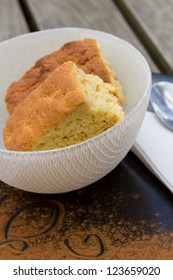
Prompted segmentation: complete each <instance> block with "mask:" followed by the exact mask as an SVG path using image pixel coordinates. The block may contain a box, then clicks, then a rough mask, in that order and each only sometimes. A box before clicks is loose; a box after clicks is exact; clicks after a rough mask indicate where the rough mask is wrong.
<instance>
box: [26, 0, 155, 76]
mask: <svg viewBox="0 0 173 280" xmlns="http://www.w3.org/2000/svg"><path fill="white" fill-rule="evenodd" d="M27 3H28V7H29V9H30V11H31V13H32V15H33V17H34V19H35V21H36V24H37V26H38V29H47V28H55V27H67V26H71V27H83V28H92V29H98V30H102V31H105V32H109V33H112V34H114V35H116V36H119V37H121V38H123V39H126V40H128V41H129V42H130V43H132V44H133V45H134V46H135V47H137V48H138V49H139V50H140V51H141V52H142V53H143V55H144V56H145V57H146V59H147V61H148V62H149V64H150V67H151V69H152V71H155V72H158V69H157V67H156V65H155V64H154V62H153V61H152V59H151V58H150V56H149V55H148V53H147V52H146V50H145V48H144V47H143V46H142V44H141V43H140V42H139V40H138V39H137V37H136V35H135V34H134V33H133V31H132V30H131V28H130V27H129V26H128V24H127V22H126V21H125V19H124V18H123V16H122V15H121V13H120V12H119V10H118V9H117V7H116V5H115V4H114V3H113V1H112V0H106V1H105V0H94V1H93V0H83V1H81V0H65V1H64V0H49V1H48V0H27Z"/></svg>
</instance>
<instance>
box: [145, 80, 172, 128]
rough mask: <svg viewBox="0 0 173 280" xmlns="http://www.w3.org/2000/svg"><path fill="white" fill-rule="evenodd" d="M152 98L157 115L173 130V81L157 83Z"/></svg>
mask: <svg viewBox="0 0 173 280" xmlns="http://www.w3.org/2000/svg"><path fill="white" fill-rule="evenodd" d="M150 100H151V104H152V107H153V110H154V111H155V113H156V115H157V116H158V117H159V119H160V120H161V121H162V122H163V124H164V125H165V126H166V127H168V128H169V129H170V130H172V131H173V83H169V82H158V83H155V84H154V85H153V87H152V91H151V97H150Z"/></svg>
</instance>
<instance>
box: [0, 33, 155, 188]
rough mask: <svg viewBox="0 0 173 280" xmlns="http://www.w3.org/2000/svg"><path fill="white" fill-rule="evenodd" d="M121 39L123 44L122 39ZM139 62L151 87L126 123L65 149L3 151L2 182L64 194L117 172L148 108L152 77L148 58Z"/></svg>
mask: <svg viewBox="0 0 173 280" xmlns="http://www.w3.org/2000/svg"><path fill="white" fill-rule="evenodd" d="M61 30H62V29H61ZM74 30H75V31H73V32H77V31H76V29H74ZM79 30H80V29H79ZM50 32H53V31H50ZM80 32H81V30H80ZM92 32H93V31H92ZM101 33H102V32H101ZM38 36H39V33H38ZM75 36H76V35H75ZM102 36H104V33H102ZM112 37H113V36H112ZM117 40H118V42H119V44H120V43H121V40H120V39H118V38H117ZM128 47H129V44H127V48H128ZM132 49H133V55H134V56H135V54H136V53H135V50H134V48H132ZM136 52H137V51H136ZM139 56H140V55H139ZM139 61H140V64H141V63H142V64H144V73H143V75H146V76H147V75H148V77H147V78H146V80H147V86H145V90H144V94H143V96H142V97H140V99H139V102H138V103H137V104H136V105H135V106H134V108H133V109H132V110H130V111H129V112H128V113H127V116H126V117H125V119H124V120H122V121H121V122H120V123H118V124H116V125H114V126H113V127H112V128H110V129H108V130H107V131H105V132H104V133H102V134H100V135H98V136H96V137H94V138H91V139H89V140H87V141H85V142H82V143H80V144H77V145H73V146H69V147H66V148H62V149H56V150H52V151H40V152H13V151H6V150H5V149H2V150H0V163H1V164H0V179H1V180H2V181H3V182H5V183H7V184H9V185H11V186H14V187H17V188H20V189H23V190H26V191H31V192H38V193H62V192H68V191H72V190H76V189H79V188H82V187H84V186H87V185H89V184H91V183H93V182H95V181H97V180H99V179H100V178H102V177H103V176H105V175H106V174H108V173H109V172H110V171H111V170H113V169H114V168H115V167H116V166H117V165H118V164H119V163H120V161H121V160H122V159H123V158H124V157H125V155H126V154H127V152H128V151H129V150H130V149H131V147H132V145H133V143H134V140H135V138H136V136H137V133H138V131H139V129H140V126H141V124H142V120H143V118H144V115H145V112H146V109H147V105H148V100H149V94H150V84H151V75H150V71H149V68H148V65H147V63H146V61H145V59H144V58H143V57H142V56H141V57H139ZM141 61H142V62H141ZM141 75H142V74H141Z"/></svg>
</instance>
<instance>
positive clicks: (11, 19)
mask: <svg viewBox="0 0 173 280" xmlns="http://www.w3.org/2000/svg"><path fill="white" fill-rule="evenodd" d="M26 32H28V26H27V23H26V21H25V18H24V16H23V13H22V11H21V9H20V6H19V4H18V1H16V0H12V1H11V0H1V1H0V41H2V40H6V39H9V38H11V37H14V36H17V35H19V34H22V33H26Z"/></svg>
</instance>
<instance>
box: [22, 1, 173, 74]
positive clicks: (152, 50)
mask: <svg viewBox="0 0 173 280" xmlns="http://www.w3.org/2000/svg"><path fill="white" fill-rule="evenodd" d="M112 1H113V3H114V4H115V6H116V7H117V8H118V9H119V11H120V12H121V14H122V16H123V17H124V19H125V20H126V22H127V23H128V24H129V26H130V27H131V29H132V30H133V32H134V33H135V34H136V36H137V37H138V39H139V40H140V42H141V43H142V45H143V46H144V47H145V49H146V50H147V52H148V54H149V55H150V56H151V58H152V59H153V61H154V63H155V64H156V65H157V67H158V69H159V70H160V71H161V72H162V73H165V74H173V70H172V68H171V66H170V65H169V64H168V63H167V61H166V60H165V58H164V56H163V55H162V54H161V53H160V51H159V50H158V48H157V46H156V45H155V44H154V43H153V42H152V40H151V39H150V37H149V36H148V35H147V33H146V32H145V30H144V29H143V28H142V26H141V25H140V23H139V22H138V20H137V19H136V18H135V16H134V14H133V13H132V12H131V10H130V9H129V8H128V7H127V6H126V4H125V3H124V2H123V0H112ZM18 2H19V5H20V6H21V9H22V11H23V14H24V16H25V19H26V21H27V24H28V27H29V30H30V31H31V32H33V31H38V30H40V29H39V27H38V24H37V22H36V19H35V18H34V16H33V14H32V11H31V10H30V7H29V5H28V3H27V0H18Z"/></svg>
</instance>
